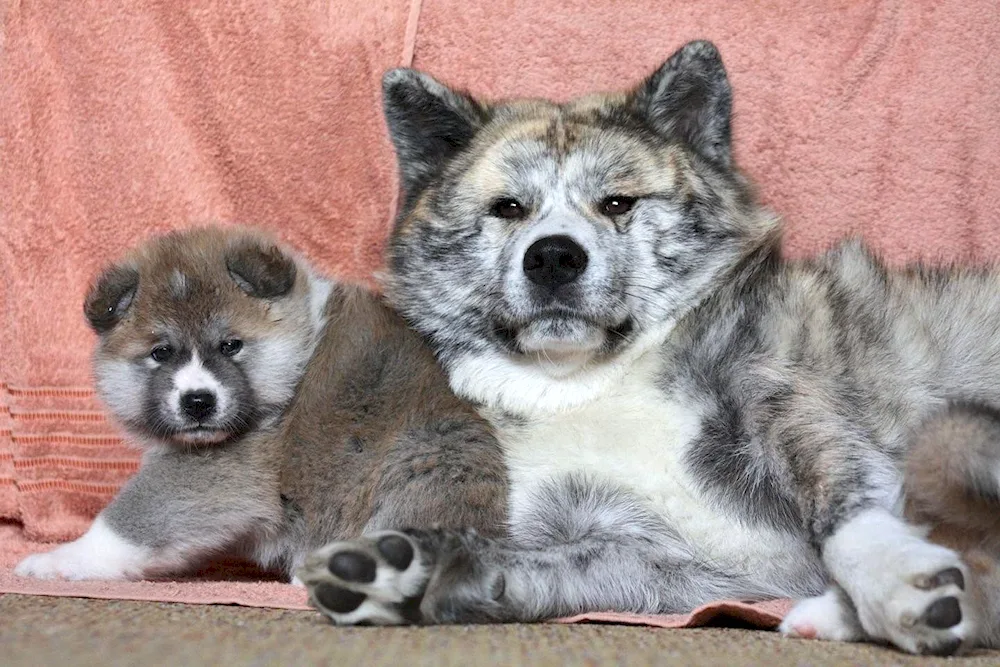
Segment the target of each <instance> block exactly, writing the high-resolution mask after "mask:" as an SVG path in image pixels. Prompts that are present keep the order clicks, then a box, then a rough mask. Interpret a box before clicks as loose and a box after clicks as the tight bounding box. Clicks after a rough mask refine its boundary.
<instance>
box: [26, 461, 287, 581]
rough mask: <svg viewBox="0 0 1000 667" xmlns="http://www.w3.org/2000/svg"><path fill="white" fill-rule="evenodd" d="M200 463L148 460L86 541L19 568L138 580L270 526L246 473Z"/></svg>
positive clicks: (39, 573)
mask: <svg viewBox="0 0 1000 667" xmlns="http://www.w3.org/2000/svg"><path fill="white" fill-rule="evenodd" d="M197 458H198V457H192V456H190V455H182V456H178V457H170V456H169V455H168V456H164V457H163V458H160V459H154V460H152V461H149V460H148V461H147V463H145V464H144V465H143V467H142V468H141V469H140V471H139V473H138V474H136V476H135V477H133V478H132V479H131V480H129V482H128V483H127V484H126V485H125V487H124V488H123V489H122V490H121V492H120V493H119V494H118V496H116V497H115V499H114V500H113V501H112V502H111V504H110V505H109V506H108V507H107V508H105V509H104V511H102V512H101V514H100V515H98V517H97V519H96V520H95V521H94V523H93V524H92V525H91V527H90V529H89V530H88V531H87V532H86V533H85V534H84V535H83V536H82V537H80V538H79V539H77V540H75V541H73V542H69V543H67V544H63V545H61V546H59V547H57V548H55V549H53V550H52V551H49V552H47V553H40V554H34V555H31V556H28V557H27V558H25V559H24V560H22V561H21V562H20V563H19V564H18V565H17V567H16V568H15V570H14V573H15V574H17V575H20V576H27V577H36V578H40V579H56V578H62V579H109V580H115V579H117V580H136V579H142V578H145V577H150V576H154V575H162V574H169V573H180V572H183V571H186V570H188V569H190V567H191V566H192V565H195V564H197V563H198V561H200V560H201V559H202V558H204V557H205V556H206V555H208V554H212V553H214V552H218V551H220V550H223V549H225V548H226V547H227V546H229V545H231V544H233V543H234V542H235V541H236V540H237V539H239V538H241V537H244V536H245V535H247V534H252V533H253V532H254V531H255V530H260V529H261V528H262V527H263V526H266V524H267V521H269V520H270V517H269V516H268V515H269V511H268V506H267V505H266V504H265V503H262V502H260V501H259V500H256V499H257V498H259V497H261V496H264V495H265V493H264V490H263V489H261V493H260V495H259V496H258V495H257V494H248V493H247V492H246V489H247V488H253V487H252V486H246V485H245V483H246V482H247V480H243V482H241V481H240V480H241V476H240V475H239V474H229V475H227V474H225V473H223V472H220V471H219V470H214V471H213V470H212V464H211V463H209V462H204V461H203V462H199V461H198V460H197Z"/></svg>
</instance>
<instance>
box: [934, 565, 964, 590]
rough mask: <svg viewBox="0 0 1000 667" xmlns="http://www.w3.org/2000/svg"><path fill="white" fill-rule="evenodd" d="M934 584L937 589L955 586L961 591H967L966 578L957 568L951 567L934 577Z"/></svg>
mask: <svg viewBox="0 0 1000 667" xmlns="http://www.w3.org/2000/svg"><path fill="white" fill-rule="evenodd" d="M934 582H935V583H934V587H935V588H939V587H941V586H947V585H948V584H955V585H956V586H958V587H959V589H961V590H963V591H964V590H965V577H964V576H963V575H962V571H961V570H959V569H958V568H957V567H949V568H948V569H947V570H941V571H940V572H938V573H937V574H935V575H934Z"/></svg>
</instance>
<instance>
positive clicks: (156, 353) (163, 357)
mask: <svg viewBox="0 0 1000 667" xmlns="http://www.w3.org/2000/svg"><path fill="white" fill-rule="evenodd" d="M149 356H151V357H152V358H153V361H155V362H156V363H158V364H162V363H163V362H165V361H170V358H171V357H172V356H174V348H172V347H170V346H169V345H157V346H156V347H154V348H153V351H152V352H150V353H149Z"/></svg>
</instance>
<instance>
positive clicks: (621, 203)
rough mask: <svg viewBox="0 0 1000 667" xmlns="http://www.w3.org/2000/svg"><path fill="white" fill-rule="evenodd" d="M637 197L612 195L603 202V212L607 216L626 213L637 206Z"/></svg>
mask: <svg viewBox="0 0 1000 667" xmlns="http://www.w3.org/2000/svg"><path fill="white" fill-rule="evenodd" d="M635 201H636V200H635V197H626V196H624V195H612V196H610V197H605V198H604V200H603V201H602V202H601V213H603V214H604V215H607V216H616V215H625V214H626V213H628V212H629V211H631V210H632V207H633V206H635Z"/></svg>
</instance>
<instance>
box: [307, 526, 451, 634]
mask: <svg viewBox="0 0 1000 667" xmlns="http://www.w3.org/2000/svg"><path fill="white" fill-rule="evenodd" d="M430 572H431V567H430V565H429V564H427V563H426V562H425V558H424V555H423V554H422V553H421V551H420V547H419V545H418V544H417V543H416V541H414V540H413V539H412V538H410V536H408V535H406V534H405V533H401V532H397V531H382V532H378V533H373V534H371V535H366V536H364V537H361V538H358V539H356V540H350V541H347V542H334V543H332V544H328V545H326V546H325V547H322V548H320V549H318V550H317V551H314V552H313V553H312V554H310V555H309V557H308V558H307V559H306V563H305V565H304V566H303V567H302V568H301V569H300V570H299V572H298V578H300V579H301V580H302V582H303V583H304V584H305V586H306V589H307V590H308V591H309V599H310V600H311V601H312V603H313V606H315V607H316V608H317V609H318V610H319V611H320V612H322V613H323V614H325V615H326V616H328V617H329V618H330V619H332V620H333V621H334V622H335V623H337V624H338V625H361V624H372V625H401V624H406V623H419V622H420V621H421V614H420V601H421V598H422V597H423V594H424V591H425V589H426V587H427V581H428V579H429V578H430Z"/></svg>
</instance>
